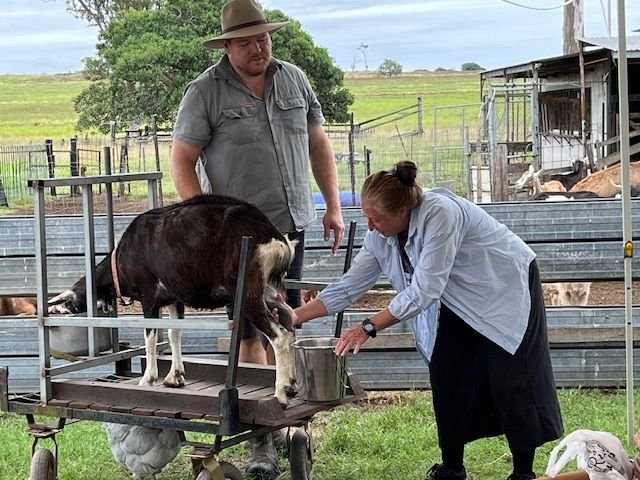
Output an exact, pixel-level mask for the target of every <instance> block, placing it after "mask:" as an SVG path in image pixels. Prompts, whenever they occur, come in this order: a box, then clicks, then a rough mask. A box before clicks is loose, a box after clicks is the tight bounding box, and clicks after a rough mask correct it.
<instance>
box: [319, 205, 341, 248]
mask: <svg viewBox="0 0 640 480" xmlns="http://www.w3.org/2000/svg"><path fill="white" fill-rule="evenodd" d="M322 225H323V226H324V240H325V242H326V241H328V240H330V238H331V235H330V232H331V230H333V245H332V246H331V251H332V252H333V253H336V252H337V251H338V247H340V244H341V243H342V237H343V236H344V220H343V218H342V212H340V210H338V211H335V212H333V211H329V210H327V213H325V214H324V217H322Z"/></svg>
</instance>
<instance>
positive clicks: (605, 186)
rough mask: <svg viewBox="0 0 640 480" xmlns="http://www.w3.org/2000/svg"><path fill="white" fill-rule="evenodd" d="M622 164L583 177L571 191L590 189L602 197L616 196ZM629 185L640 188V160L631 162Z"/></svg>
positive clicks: (635, 188)
mask: <svg viewBox="0 0 640 480" xmlns="http://www.w3.org/2000/svg"><path fill="white" fill-rule="evenodd" d="M620 183H622V182H621V178H620V164H617V165H614V166H613V167H609V168H606V169H604V170H600V171H598V172H595V173H592V174H591V175H589V176H587V177H585V178H583V179H582V180H580V181H579V182H578V183H576V184H575V185H574V186H573V187H571V189H570V190H569V191H570V192H577V191H581V190H588V191H590V192H594V193H597V194H598V195H600V196H601V197H615V195H616V194H617V193H619V192H620V189H619V185H620ZM629 185H630V187H631V189H634V190H636V191H637V190H640V162H632V163H630V164H629Z"/></svg>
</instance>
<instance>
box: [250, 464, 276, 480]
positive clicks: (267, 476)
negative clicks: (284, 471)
mask: <svg viewBox="0 0 640 480" xmlns="http://www.w3.org/2000/svg"><path fill="white" fill-rule="evenodd" d="M246 473H247V477H248V478H251V479H252V480H275V479H276V478H278V476H279V475H280V470H278V466H277V465H275V464H273V463H263V462H253V463H252V464H250V465H249V466H248V467H247V470H246Z"/></svg>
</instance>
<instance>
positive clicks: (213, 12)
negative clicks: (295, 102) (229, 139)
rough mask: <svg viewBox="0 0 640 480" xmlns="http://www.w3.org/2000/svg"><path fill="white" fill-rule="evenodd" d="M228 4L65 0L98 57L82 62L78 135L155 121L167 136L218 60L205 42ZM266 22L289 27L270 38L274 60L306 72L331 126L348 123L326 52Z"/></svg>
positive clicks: (295, 29)
mask: <svg viewBox="0 0 640 480" xmlns="http://www.w3.org/2000/svg"><path fill="white" fill-rule="evenodd" d="M225 2H226V0H65V3H66V6H67V10H68V11H69V12H70V13H71V14H73V15H74V16H76V17H78V18H80V19H83V20H84V21H86V22H88V23H89V24H91V25H95V26H97V27H98V30H99V36H98V43H97V45H96V55H95V56H94V57H88V58H85V59H84V67H85V68H84V72H83V73H84V75H85V76H86V77H87V78H88V79H89V80H90V81H91V84H90V85H89V87H87V88H86V89H85V90H83V91H82V92H81V93H80V95H79V96H78V97H76V99H75V101H74V107H75V110H76V112H77V113H78V128H79V129H80V130H86V129H97V130H100V131H103V132H105V131H107V130H108V128H109V122H110V121H112V120H115V121H116V122H117V124H118V125H127V124H128V123H129V122H130V121H131V120H133V119H140V120H144V119H149V118H151V116H152V115H156V121H157V123H158V126H159V127H160V128H171V126H172V124H173V120H174V118H175V114H176V109H177V107H178V104H179V103H180V99H181V98H182V94H183V93H184V89H185V88H186V86H187V84H188V82H189V81H191V80H192V79H194V78H196V77H197V76H198V75H199V74H200V73H202V72H203V71H204V70H205V69H206V68H207V67H209V66H210V65H212V64H213V63H215V62H216V61H217V60H219V58H220V57H221V56H222V54H223V51H222V50H206V49H205V48H203V47H202V42H203V41H204V40H206V39H208V38H211V37H212V36H214V35H216V34H217V33H218V32H219V31H220V11H221V9H222V6H223V5H224V3H225ZM265 15H266V16H267V18H268V19H269V21H271V22H280V21H285V20H289V21H291V23H290V24H289V25H288V26H287V27H286V28H284V29H282V30H280V31H279V32H278V33H277V34H276V35H274V36H273V55H274V57H276V58H278V59H280V60H284V61H288V62H291V63H294V64H295V65H297V66H298V67H300V68H301V69H302V70H304V71H305V73H306V74H307V76H308V77H309V80H310V82H311V85H312V86H313V88H314V91H315V92H316V95H317V96H318V100H319V101H320V103H321V104H322V107H323V112H324V114H325V117H326V118H327V120H328V121H330V122H336V123H346V122H347V121H348V120H349V114H348V110H349V106H350V105H351V104H352V103H353V95H352V94H351V93H350V92H349V91H348V90H347V89H346V88H345V87H344V84H343V79H344V74H343V72H342V70H341V69H340V68H339V67H338V66H336V65H335V63H334V61H333V59H332V58H331V57H330V55H329V52H328V51H327V49H326V48H322V47H318V46H316V45H314V43H313V39H312V38H311V36H310V35H309V34H308V33H306V32H305V31H304V30H302V27H301V25H300V22H298V21H296V20H295V19H292V18H289V17H287V16H286V15H285V14H284V13H282V12H281V11H279V10H268V9H266V10H265Z"/></svg>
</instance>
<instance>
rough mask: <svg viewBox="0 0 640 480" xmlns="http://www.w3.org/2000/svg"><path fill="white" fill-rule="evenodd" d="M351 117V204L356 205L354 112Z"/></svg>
mask: <svg viewBox="0 0 640 480" xmlns="http://www.w3.org/2000/svg"><path fill="white" fill-rule="evenodd" d="M350 116H351V119H350V125H349V127H350V128H349V176H350V179H351V205H355V204H356V170H355V165H354V162H355V156H356V152H355V142H354V135H355V131H354V129H355V127H354V124H353V112H351V115H350Z"/></svg>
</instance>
